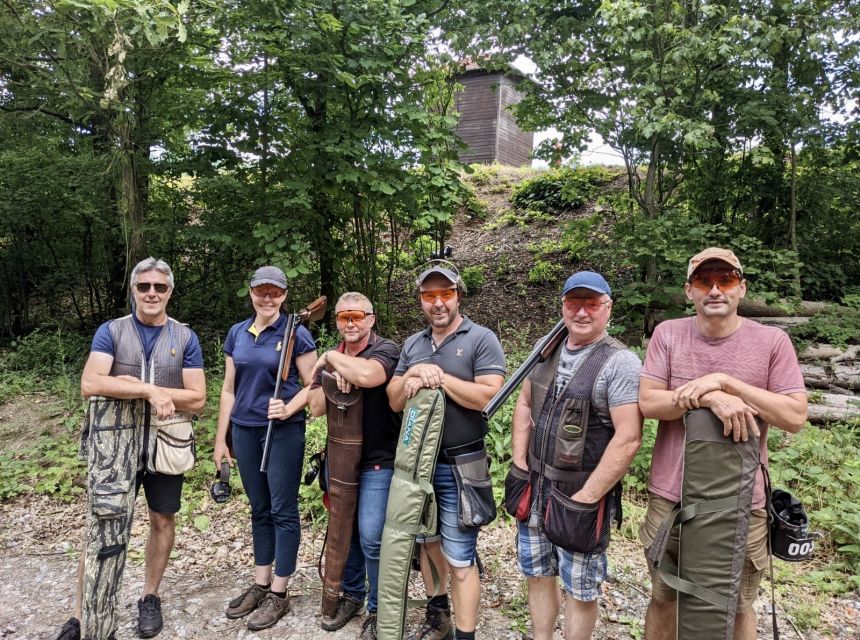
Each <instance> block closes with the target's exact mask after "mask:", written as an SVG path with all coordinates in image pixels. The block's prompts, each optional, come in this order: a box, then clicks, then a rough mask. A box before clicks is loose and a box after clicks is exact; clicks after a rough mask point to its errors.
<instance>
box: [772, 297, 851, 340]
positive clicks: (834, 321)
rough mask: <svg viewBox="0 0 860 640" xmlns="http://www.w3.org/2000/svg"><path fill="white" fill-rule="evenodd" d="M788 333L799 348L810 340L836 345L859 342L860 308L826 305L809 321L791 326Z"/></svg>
mask: <svg viewBox="0 0 860 640" xmlns="http://www.w3.org/2000/svg"><path fill="white" fill-rule="evenodd" d="M789 333H790V334H791V337H792V339H793V340H794V341H795V342H796V343H797V344H798V345H799V346H800V347H801V348H803V347H805V346H806V345H808V344H810V343H812V342H822V343H827V344H832V345H833V346H836V347H846V346H848V345H849V344H860V308H856V307H848V306H845V307H843V306H838V305H834V306H828V307H827V309H826V310H825V311H824V312H823V313H820V314H818V315H815V316H812V317H811V318H810V319H809V322H807V323H805V324H801V325H797V326H795V327H791V329H790V331H789Z"/></svg>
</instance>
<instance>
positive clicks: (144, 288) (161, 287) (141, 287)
mask: <svg viewBox="0 0 860 640" xmlns="http://www.w3.org/2000/svg"><path fill="white" fill-rule="evenodd" d="M150 287H155V292H156V293H167V290H168V289H169V288H170V286H169V285H166V284H164V283H163V282H138V283H137V284H136V285H134V288H135V289H137V292H138V293H147V292H148V291H149V288H150Z"/></svg>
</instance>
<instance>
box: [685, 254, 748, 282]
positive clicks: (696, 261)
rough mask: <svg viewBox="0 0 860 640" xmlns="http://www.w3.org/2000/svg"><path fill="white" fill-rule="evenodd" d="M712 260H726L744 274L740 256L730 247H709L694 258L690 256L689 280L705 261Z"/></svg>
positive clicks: (688, 266)
mask: <svg viewBox="0 0 860 640" xmlns="http://www.w3.org/2000/svg"><path fill="white" fill-rule="evenodd" d="M711 260H719V261H720V262H725V263H726V264H727V265H729V266H730V267H732V268H734V269H737V270H738V271H740V272H741V275H743V272H744V270H743V267H741V261H740V260H738V257H737V256H736V255H735V254H734V252H733V251H731V250H730V249H722V248H720V247H708V248H707V249H705V250H704V251H700V252H699V253H697V254H696V255H694V256H693V257H692V258H690V263H689V264H688V265H687V280H689V279H690V276H692V275H693V273H694V272H695V271H696V269H698V268H699V267H701V266H702V265H703V264H704V263H705V262H709V261H711Z"/></svg>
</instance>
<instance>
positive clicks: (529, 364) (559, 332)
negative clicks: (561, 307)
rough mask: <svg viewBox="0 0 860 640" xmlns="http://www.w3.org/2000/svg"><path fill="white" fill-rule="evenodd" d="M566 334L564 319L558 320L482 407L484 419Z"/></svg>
mask: <svg viewBox="0 0 860 640" xmlns="http://www.w3.org/2000/svg"><path fill="white" fill-rule="evenodd" d="M566 336H567V327H565V326H564V320H559V321H558V323H557V324H556V325H555V326H554V327H553V328H552V331H550V332H549V333H548V334H547V336H546V337H545V338H544V339H543V340H541V341H540V342H539V343H538V344H537V346H535V348H534V350H533V351H532V352H531V355H529V357H528V358H526V359H525V361H523V363H522V364H521V365H520V367H519V369H517V370H516V371H514V373H513V375H512V376H511V377H510V378H508V381H507V382H506V383H505V384H504V386H503V387H502V388H501V389H499V392H498V393H497V394H496V395H494V396H493V398H492V399H491V400H490V401H489V402H488V403H487V406H486V407H484V410H483V411H481V415H482V416H484V420H486V421H487V422H489V421H490V418H492V417H493V415H494V414H495V413H496V411H498V410H499V409H500V408H501V406H502V405H503V404H505V401H506V400H507V399H508V396H510V395H511V394H512V393H513V392H514V391H515V390H516V388H517V387H518V386H520V383H521V382H522V381H523V380H525V378H526V376H527V375H528V374H529V372H530V371H531V370H532V369H534V367H535V365H536V364H538V363H539V362H543V361H544V360H546V359H547V358H548V357H549V355H550V354H551V353H552V352H553V351H555V349H556V347H558V345H559V343H560V342H561V341H562V340H564V338H565V337H566Z"/></svg>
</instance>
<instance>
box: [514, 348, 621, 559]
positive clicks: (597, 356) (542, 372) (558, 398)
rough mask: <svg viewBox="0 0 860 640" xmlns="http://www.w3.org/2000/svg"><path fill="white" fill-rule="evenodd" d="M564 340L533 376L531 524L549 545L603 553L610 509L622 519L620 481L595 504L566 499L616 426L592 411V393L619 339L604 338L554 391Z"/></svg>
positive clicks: (580, 483)
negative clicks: (562, 385)
mask: <svg viewBox="0 0 860 640" xmlns="http://www.w3.org/2000/svg"><path fill="white" fill-rule="evenodd" d="M563 348H564V343H561V344H560V345H559V346H558V348H556V349H555V351H554V352H553V353H552V356H551V357H549V358H547V359H546V360H544V361H543V362H541V363H538V364H537V365H536V366H535V368H534V371H533V372H532V376H531V378H530V379H531V389H532V414H531V419H532V422H533V423H534V425H535V428H534V429H533V430H532V434H531V438H530V441H529V469H530V483H531V486H532V490H531V495H532V496H533V500H532V508H531V514H530V517H529V526H542V527H543V530H544V532H545V533H546V534H547V537H548V538H549V539H550V541H551V542H553V544H556V545H557V546H560V547H562V548H563V549H565V550H567V551H578V552H582V553H588V552H599V551H604V550H605V549H606V546H607V545H608V544H609V526H608V524H609V521H610V519H611V516H612V513H613V511H614V514H615V517H616V519H617V520H618V522H619V523H620V519H621V509H620V497H621V492H620V484H619V485H617V486H616V487H615V488H613V489H612V490H611V491H610V492H609V493H608V494H607V495H606V496H604V497H603V498H601V500H600V501H599V502H598V503H596V504H593V505H585V504H582V503H577V502H574V501H572V500H570V497H569V496H571V495H573V494H574V493H576V492H577V491H578V490H579V489H581V488H582V487H583V486H584V485H585V483H586V481H587V480H588V477H589V476H590V475H591V473H592V472H593V471H594V469H595V467H597V464H598V463H599V462H600V458H601V457H602V456H603V453H604V451H606V447H607V446H608V445H609V441H610V440H612V437H613V436H614V435H615V427H614V425H613V424H612V421H611V420H610V419H608V418H601V417H600V416H599V415H598V413H597V411H592V407H591V396H592V392H593V390H594V384H595V382H596V380H597V376H598V375H599V374H600V371H601V370H602V369H603V367H604V366H605V365H606V363H607V362H608V361H609V359H610V358H611V357H612V356H613V355H614V354H615V353H616V352H617V351H618V350H620V349H626V348H627V347H625V346H624V345H623V344H622V343H621V342H619V341H618V340H615V339H614V338H611V337H609V336H605V337H604V338H602V339H601V340H600V341H599V342H598V343H597V344H596V345H595V346H594V347H593V348H592V350H591V352H590V353H588V354H587V355H586V356H584V359H583V360H582V361H581V362H580V363H579V366H578V367H577V369H576V370H575V371H574V372H573V375H572V376H571V377H570V379H569V380H568V382H567V384H566V385H565V386H564V388H562V389H561V390H559V391H558V393H556V392H555V380H556V375H557V372H558V364H559V359H560V357H561V352H562V349H563Z"/></svg>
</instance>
